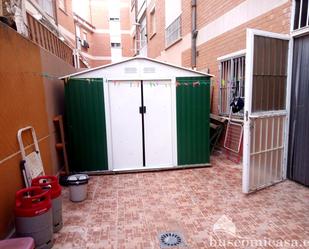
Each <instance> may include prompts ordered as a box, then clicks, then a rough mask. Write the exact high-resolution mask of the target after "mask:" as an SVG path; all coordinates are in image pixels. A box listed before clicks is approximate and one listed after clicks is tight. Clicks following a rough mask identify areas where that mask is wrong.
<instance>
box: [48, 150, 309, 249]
mask: <svg viewBox="0 0 309 249" xmlns="http://www.w3.org/2000/svg"><path fill="white" fill-rule="evenodd" d="M211 163H212V167H210V168H200V169H187V170H175V171H163V172H148V173H134V174H121V175H102V176H92V177H91V179H90V182H89V184H88V198H87V200H86V201H84V202H81V203H72V202H70V200H69V191H68V189H66V188H65V189H64V190H63V221H64V227H63V229H62V230H61V231H60V232H58V233H57V234H55V238H54V241H55V245H54V248H61V249H69V248H77V249H85V248H89V249H90V248H91V249H100V248H104V249H122V248H123V249H131V248H132V249H148V248H149V249H150V248H152V249H155V248H160V244H159V234H160V233H163V232H172V231H174V232H180V233H181V234H182V235H183V236H184V240H185V245H186V247H174V249H176V248H182V249H183V248H186V249H188V248H193V249H196V248H199V249H203V248H256V247H249V246H247V247H242V246H236V247H235V246H233V245H226V246H223V247H220V246H219V245H215V244H214V240H216V241H219V240H227V241H233V240H235V239H255V240H260V239H270V240H274V239H282V240H284V239H290V240H292V239H295V240H304V239H307V240H309V216H308V211H309V190H308V188H306V187H304V186H302V185H299V184H297V183H295V182H291V181H288V180H287V181H284V182H283V183H280V184H277V185H275V186H272V187H270V188H267V189H265V190H261V191H258V192H256V193H253V194H250V195H244V194H242V192H241V165H238V164H235V163H234V162H232V161H229V160H228V159H227V158H226V157H225V156H224V155H223V154H221V153H217V155H216V156H214V157H212V158H211ZM222 220H223V221H224V222H223V223H222ZM220 222H221V223H220ZM260 248H274V247H271V246H264V247H260ZM277 248H278V247H277ZM283 248H288V247H283Z"/></svg>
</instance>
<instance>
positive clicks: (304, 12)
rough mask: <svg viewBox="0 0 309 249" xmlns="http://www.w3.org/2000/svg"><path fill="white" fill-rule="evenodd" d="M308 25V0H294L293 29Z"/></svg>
mask: <svg viewBox="0 0 309 249" xmlns="http://www.w3.org/2000/svg"><path fill="white" fill-rule="evenodd" d="M307 26H309V9H308V0H295V9H294V30H297V29H301V28H304V27H307Z"/></svg>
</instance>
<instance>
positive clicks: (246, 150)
mask: <svg viewBox="0 0 309 249" xmlns="http://www.w3.org/2000/svg"><path fill="white" fill-rule="evenodd" d="M255 35H260V36H265V37H271V38H278V39H283V40H288V41H289V47H288V65H287V87H286V111H283V112H284V113H285V114H286V125H285V131H284V151H283V172H282V173H283V178H284V179H286V171H287V154H288V133H289V118H290V99H291V73H292V57H293V51H292V49H293V47H292V42H291V40H292V39H291V38H290V36H289V35H283V34H277V33H272V32H267V31H262V30H256V29H247V36H246V39H247V40H246V44H247V45H246V46H247V47H246V52H247V53H246V74H245V77H246V88H245V110H244V138H243V176H242V191H243V192H244V193H249V192H250V190H249V179H250V175H249V174H250V171H249V168H250V151H251V150H250V141H251V134H250V119H249V117H251V118H253V117H254V116H253V115H252V112H251V110H252V80H253V59H254V58H253V56H254V36H255ZM249 82H250V83H249ZM279 112H280V111H278V112H276V113H279ZM274 113H275V112H274ZM260 114H261V115H260V117H265V116H267V115H269V114H270V112H268V113H267V114H266V113H265V114H263V113H260Z"/></svg>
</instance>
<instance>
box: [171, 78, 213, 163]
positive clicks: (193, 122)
mask: <svg viewBox="0 0 309 249" xmlns="http://www.w3.org/2000/svg"><path fill="white" fill-rule="evenodd" d="M176 80H177V82H178V83H179V84H178V85H177V89H176V102H177V103H176V108H177V151H178V152H177V154H178V165H186V164H206V163H209V154H210V152H209V112H210V78H209V77H185V78H177V79H176Z"/></svg>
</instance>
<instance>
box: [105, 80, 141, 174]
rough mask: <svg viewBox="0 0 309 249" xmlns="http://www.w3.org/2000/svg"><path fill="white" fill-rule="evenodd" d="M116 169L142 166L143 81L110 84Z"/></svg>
mask: <svg viewBox="0 0 309 249" xmlns="http://www.w3.org/2000/svg"><path fill="white" fill-rule="evenodd" d="M108 87H109V100H110V122H111V126H110V127H111V143H112V164H113V169H128V168H141V167H143V146H142V122H141V115H140V113H139V106H140V105H141V86H140V82H134V83H133V82H132V81H131V82H124V81H121V83H118V82H117V83H109V85H108Z"/></svg>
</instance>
